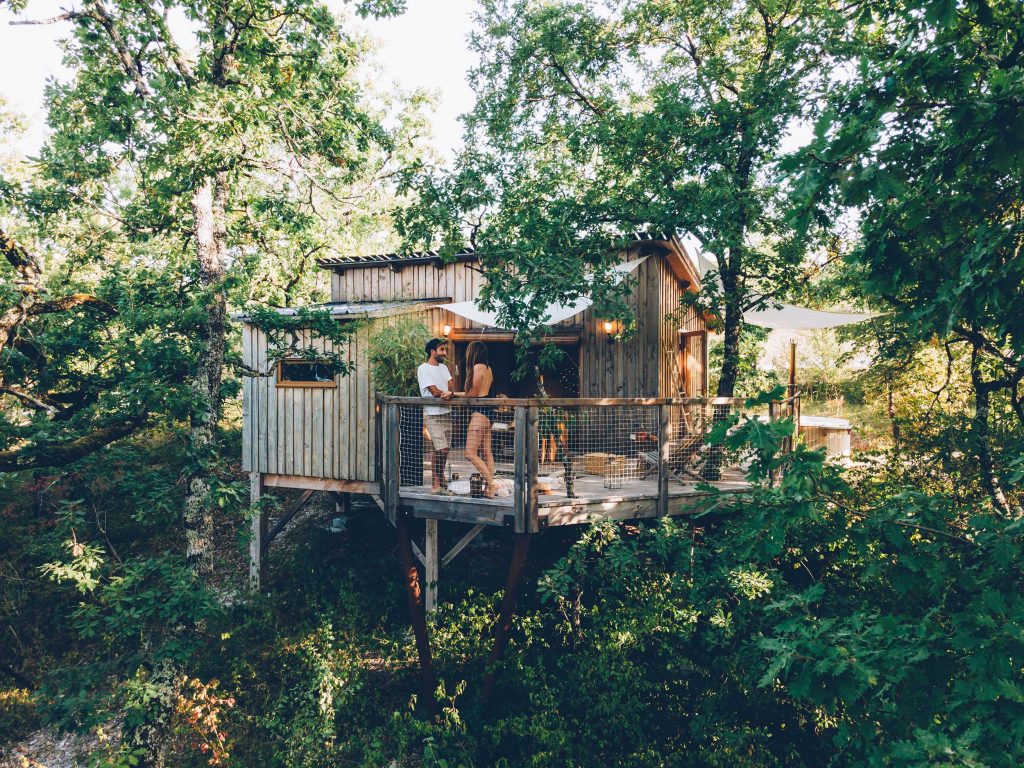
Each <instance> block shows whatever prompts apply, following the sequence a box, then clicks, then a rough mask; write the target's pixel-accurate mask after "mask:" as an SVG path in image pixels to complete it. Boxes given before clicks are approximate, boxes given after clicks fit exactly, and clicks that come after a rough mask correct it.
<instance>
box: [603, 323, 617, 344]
mask: <svg viewBox="0 0 1024 768" xmlns="http://www.w3.org/2000/svg"><path fill="white" fill-rule="evenodd" d="M604 333H605V336H607V337H608V343H609V344H614V343H615V322H614V321H613V320H605V321H604Z"/></svg>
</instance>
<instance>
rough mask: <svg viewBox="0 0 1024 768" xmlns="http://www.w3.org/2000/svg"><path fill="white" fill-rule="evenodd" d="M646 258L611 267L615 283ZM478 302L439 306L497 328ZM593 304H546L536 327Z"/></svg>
mask: <svg viewBox="0 0 1024 768" xmlns="http://www.w3.org/2000/svg"><path fill="white" fill-rule="evenodd" d="M646 259H647V256H642V257H640V258H639V259H633V260H632V261H626V262H623V263H622V264H618V265H616V266H615V267H613V270H614V271H615V272H616V273H618V274H617V275H616V276H615V281H616V282H618V281H619V280H621V279H622V278H623V277H625V276H626V275H628V274H629V273H630V272H632V271H633V270H634V269H636V268H637V267H639V266H640V265H641V264H642V263H643V262H644V261H645V260H646ZM478 301H479V300H478V299H474V300H473V301H456V302H453V303H451V304H441V305H439V308H440V309H447V310H448V311H449V312H454V313H455V314H456V315H459V316H460V317H464V318H466V319H467V320H472V321H473V322H474V323H479V324H480V325H487V326H491V327H492V328H498V327H500V326H498V311H497V310H495V311H493V312H492V311H489V310H486V309H482V308H481V307H480V306H479V304H478V303H477V302H478ZM593 303H594V300H593V298H591V297H590V296H582V297H580V298H579V299H576V301H574V302H572V303H571V304H548V306H547V307H545V309H544V316H543V318H542V320H541V322H540V323H539V324H538V325H554V324H555V323H560V322H562V321H563V320H568V319H569V318H570V317H573V316H574V315H578V314H579V313H580V312H582V311H584V310H585V309H588V308H589V307H590V306H591V305H592V304H593Z"/></svg>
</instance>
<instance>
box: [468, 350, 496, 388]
mask: <svg viewBox="0 0 1024 768" xmlns="http://www.w3.org/2000/svg"><path fill="white" fill-rule="evenodd" d="M478 363H482V364H483V365H486V366H487V367H488V368H490V367H491V360H490V356H489V355H488V354H487V345H486V344H484V343H483V342H482V341H471V342H469V346H468V347H466V391H467V392H469V391H470V390H472V389H473V366H475V365H477V364H478Z"/></svg>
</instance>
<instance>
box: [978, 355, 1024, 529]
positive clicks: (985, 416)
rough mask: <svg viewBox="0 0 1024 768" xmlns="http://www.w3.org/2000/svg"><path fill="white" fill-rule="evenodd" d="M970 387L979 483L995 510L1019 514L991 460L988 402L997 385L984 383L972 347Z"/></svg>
mask: <svg viewBox="0 0 1024 768" xmlns="http://www.w3.org/2000/svg"><path fill="white" fill-rule="evenodd" d="M971 385H972V387H973V389H974V424H973V427H974V439H975V444H976V446H977V454H978V470H979V471H980V473H981V483H982V485H983V486H984V488H985V490H986V491H987V492H988V495H989V497H990V498H991V499H992V504H993V506H995V508H996V510H998V511H999V512H1000V513H1002V514H1004V515H1008V514H1010V513H1011V511H1012V512H1013V514H1015V515H1019V514H1020V510H1018V509H1014V508H1013V505H1012V504H1011V503H1010V500H1009V499H1008V498H1007V497H1006V493H1005V492H1004V491H1003V488H1002V485H1001V484H1000V482H999V478H998V476H997V475H996V472H995V466H994V462H993V460H992V449H991V446H990V445H989V424H988V420H989V400H990V397H991V394H992V390H993V389H995V388H997V387H998V385H997V384H994V383H993V382H990V381H985V380H984V378H983V376H982V373H981V370H980V368H979V366H978V348H977V347H974V349H973V350H972V352H971Z"/></svg>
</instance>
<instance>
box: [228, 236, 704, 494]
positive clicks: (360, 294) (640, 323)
mask: <svg viewBox="0 0 1024 768" xmlns="http://www.w3.org/2000/svg"><path fill="white" fill-rule="evenodd" d="M622 256H623V258H622V260H623V261H627V260H630V259H634V258H637V257H641V256H647V257H648V258H647V259H646V260H645V261H644V262H643V263H641V264H640V265H639V266H638V267H637V268H636V270H635V272H634V274H633V276H634V277H635V279H636V288H635V291H634V292H633V293H632V295H631V297H630V305H631V307H632V309H633V311H634V312H635V313H636V318H637V329H636V333H635V335H634V336H632V337H631V338H630V339H628V340H619V339H617V338H616V331H615V329H612V332H611V333H609V332H608V331H607V330H606V329H605V319H604V318H602V317H600V316H599V315H598V314H597V313H595V312H594V311H593V310H591V309H587V310H585V311H583V312H582V313H580V314H579V315H577V316H576V317H573V318H569V319H568V320H565V321H563V322H561V323H559V324H557V325H556V326H554V327H553V328H552V333H551V334H550V335H549V336H548V340H549V341H552V342H554V343H555V344H557V345H559V347H560V348H561V349H562V350H563V351H564V352H565V353H566V356H565V359H566V361H567V363H566V370H565V371H560V372H555V373H556V374H557V375H554V376H552V377H551V381H550V383H549V384H548V383H547V382H546V387H545V388H546V390H547V394H549V395H552V396H559V397H585V398H608V397H619V398H636V397H677V396H684V397H700V396H706V394H707V329H706V327H705V323H704V319H703V317H702V316H701V315H700V314H699V313H697V312H695V311H692V310H690V311H688V312H682V311H681V308H680V301H679V299H680V296H681V294H682V293H683V292H685V291H696V290H697V289H698V287H699V277H698V274H697V269H696V263H695V260H694V259H693V257H692V256H691V254H689V253H687V251H686V249H685V247H684V246H683V244H682V243H681V242H680V240H679V239H678V238H677V237H669V238H665V239H659V238H655V237H651V236H644V237H640V236H638V238H637V241H636V242H635V243H634V244H633V245H632V246H631V247H630V248H629V249H628V251H626V252H624V253H623V255H622ZM319 264H320V266H321V267H322V268H323V269H328V270H330V271H331V301H330V302H329V303H328V304H326V305H324V309H326V310H328V311H330V312H331V314H332V315H334V316H335V317H337V319H338V322H351V321H353V320H357V319H358V320H369V321H370V322H369V323H366V324H364V325H363V326H362V327H361V328H360V330H359V331H358V332H357V333H356V334H355V336H354V337H353V338H352V339H351V342H350V343H349V344H347V345H346V346H347V349H346V350H345V352H344V354H346V355H347V357H348V360H349V361H350V362H351V363H353V364H354V369H353V371H352V373H351V374H349V375H348V376H334V377H330V378H329V379H327V380H319V377H317V376H316V372H315V370H311V369H313V366H312V365H311V364H310V363H309V361H300V360H283V361H276V362H275V361H273V360H268V359H267V337H266V334H265V333H264V332H263V331H261V330H260V329H259V328H257V327H256V326H254V325H252V324H251V323H249V322H245V318H244V317H243V318H242V319H243V323H244V327H243V333H242V355H243V362H244V364H245V365H246V366H248V367H249V368H251V369H255V370H258V371H261V372H263V373H264V374H269V375H263V376H258V377H248V378H247V379H246V380H245V383H244V386H243V393H242V398H243V400H242V410H243V414H244V420H243V429H242V466H243V468H244V469H245V470H247V471H249V472H254V473H259V474H260V475H261V476H262V478H261V481H262V483H263V485H264V486H283V487H292V488H315V489H318V490H334V491H341V492H362V493H371V492H372V493H376V492H377V489H378V488H379V485H378V483H379V481H380V476H379V470H378V466H379V461H378V458H379V457H378V453H377V449H378V444H377V440H378V436H377V433H376V430H375V429H374V421H375V411H376V398H377V393H376V390H375V388H374V383H373V380H372V377H371V375H370V369H369V365H368V360H367V354H368V341H369V339H370V338H371V337H372V336H373V335H374V333H376V332H377V330H379V329H380V328H381V327H382V326H384V325H386V324H388V323H393V322H395V320H396V319H397V318H399V317H401V316H407V315H414V316H416V317H418V318H421V319H422V320H423V322H424V323H425V324H426V325H427V327H428V328H430V329H431V330H433V331H434V333H435V334H436V335H438V336H442V335H443V334H444V330H445V328H446V327H447V328H449V329H450V331H449V334H448V338H449V339H450V341H451V342H452V343H453V344H452V346H453V347H454V349H453V350H452V351H453V354H451V355H450V361H452V362H454V363H455V365H456V367H457V365H458V361H459V360H461V359H462V358H463V356H464V350H465V345H466V344H467V343H468V342H469V341H471V340H473V339H481V340H483V341H485V342H486V343H487V345H488V348H489V350H490V353H491V360H492V365H493V366H494V368H495V380H496V381H498V382H502V392H503V394H506V395H508V396H510V397H532V396H535V395H537V394H538V393H537V392H536V391H535V390H534V389H533V388H532V387H533V382H532V381H524V382H515V381H512V378H511V369H512V365H513V363H512V361H513V360H514V359H515V356H514V354H513V352H514V350H513V345H514V341H513V335H512V334H511V333H509V332H506V331H503V330H500V329H495V328H488V327H485V326H482V325H480V324H479V323H474V322H472V321H470V320H467V319H466V318H464V317H462V316H460V315H457V314H454V313H452V312H449V311H447V310H445V309H443V305H444V304H448V303H451V302H461V301H471V300H473V299H475V298H476V297H477V296H478V295H479V293H480V290H481V288H482V287H483V279H484V278H483V275H482V274H481V272H480V271H479V269H478V267H477V256H476V255H475V254H474V253H472V252H467V253H461V254H459V255H457V256H456V258H455V260H454V262H449V263H445V262H443V261H442V260H441V259H440V258H438V257H437V256H436V255H435V254H419V253H414V254H410V255H405V256H400V255H396V254H388V255H381V256H365V257H358V258H351V259H342V258H337V259H323V260H320V262H319ZM282 311H284V312H288V311H289V310H282ZM301 346H313V347H319V348H325V349H326V348H328V347H325V346H324V343H323V342H322V341H318V340H315V339H313V338H311V337H310V336H306V337H305V338H304V339H302V340H301ZM450 367H451V365H450ZM457 378H459V379H460V378H461V371H458V372H457Z"/></svg>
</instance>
